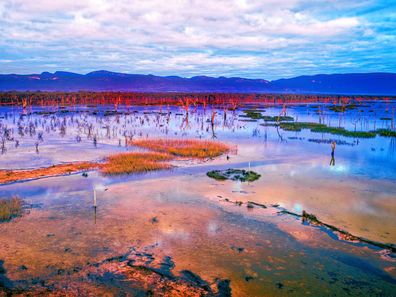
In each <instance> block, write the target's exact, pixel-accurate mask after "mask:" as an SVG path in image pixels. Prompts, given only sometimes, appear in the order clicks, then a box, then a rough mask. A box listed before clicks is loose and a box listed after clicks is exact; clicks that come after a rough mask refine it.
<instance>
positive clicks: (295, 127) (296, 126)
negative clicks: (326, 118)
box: [279, 122, 377, 138]
mask: <svg viewBox="0 0 396 297" xmlns="http://www.w3.org/2000/svg"><path fill="white" fill-rule="evenodd" d="M279 127H280V128H281V129H282V130H285V131H297V132H298V131H301V130H303V129H309V130H310V131H311V132H314V133H329V134H333V135H341V136H345V137H356V138H373V137H375V136H376V134H377V133H376V132H372V131H349V130H346V129H345V128H341V127H328V126H326V125H324V124H318V123H309V122H301V123H298V122H295V123H281V124H280V125H279Z"/></svg>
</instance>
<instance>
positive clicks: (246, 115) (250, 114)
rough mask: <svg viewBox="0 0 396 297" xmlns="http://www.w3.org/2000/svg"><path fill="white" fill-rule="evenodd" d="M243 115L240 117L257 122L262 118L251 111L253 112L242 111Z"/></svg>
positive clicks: (259, 114) (257, 113)
mask: <svg viewBox="0 0 396 297" xmlns="http://www.w3.org/2000/svg"><path fill="white" fill-rule="evenodd" d="M244 113H245V114H244V115H241V117H246V118H251V119H253V120H258V119H261V118H262V117H263V116H262V115H261V113H259V112H256V111H253V110H244Z"/></svg>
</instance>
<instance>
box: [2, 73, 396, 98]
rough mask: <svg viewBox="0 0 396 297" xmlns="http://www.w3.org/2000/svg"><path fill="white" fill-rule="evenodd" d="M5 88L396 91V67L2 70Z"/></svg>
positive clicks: (380, 92) (18, 89) (238, 91)
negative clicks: (249, 73) (244, 72)
mask: <svg viewBox="0 0 396 297" xmlns="http://www.w3.org/2000/svg"><path fill="white" fill-rule="evenodd" d="M0 91H125V92H229V93H310V94H312V93H313V94H315V93H317V94H362V95H396V73H388V72H372V73H342V74H316V75H301V76H297V77H293V78H282V79H277V80H272V81H269V80H265V79H250V78H243V77H224V76H220V77H211V76H202V75H201V76H193V77H190V78H187V77H180V76H174V75H173V76H172V75H171V76H156V75H152V74H148V75H146V74H129V73H121V72H111V71H107V70H97V71H92V72H89V73H86V74H79V73H74V72H67V71H56V72H54V73H51V72H42V73H41V74H0Z"/></svg>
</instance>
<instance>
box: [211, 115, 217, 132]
mask: <svg viewBox="0 0 396 297" xmlns="http://www.w3.org/2000/svg"><path fill="white" fill-rule="evenodd" d="M216 114H217V112H216V111H213V112H212V117H211V120H210V125H211V128H212V138H213V139H215V138H217V136H216V133H215V130H214V127H215V117H216Z"/></svg>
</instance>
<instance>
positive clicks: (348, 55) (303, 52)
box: [0, 0, 396, 79]
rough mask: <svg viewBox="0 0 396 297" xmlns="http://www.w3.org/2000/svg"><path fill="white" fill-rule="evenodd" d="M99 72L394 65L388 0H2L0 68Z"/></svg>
mask: <svg viewBox="0 0 396 297" xmlns="http://www.w3.org/2000/svg"><path fill="white" fill-rule="evenodd" d="M80 2H81V3H80ZM99 69H106V70H110V71H117V72H127V73H142V74H149V73H151V74H156V75H180V76H188V77H190V76H195V75H210V76H241V77H249V78H264V79H277V78H281V77H293V76H298V75H309V74H317V73H347V72H378V71H381V72H382V71H384V72H396V0H393V1H386V0H384V1H370V0H361V1H344V0H325V1H299V0H283V1H279V0H261V1H256V0H252V1H249V0H235V1H231V0H229V1H224V0H217V1H208V0H205V1H200V0H191V1H183V0H166V1H164V0H146V1H128V0H85V1H70V0H57V1H54V0H1V1H0V73H40V72H43V71H50V72H54V71H57V70H62V71H72V72H78V73H87V72H90V71H93V70H99Z"/></svg>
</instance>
